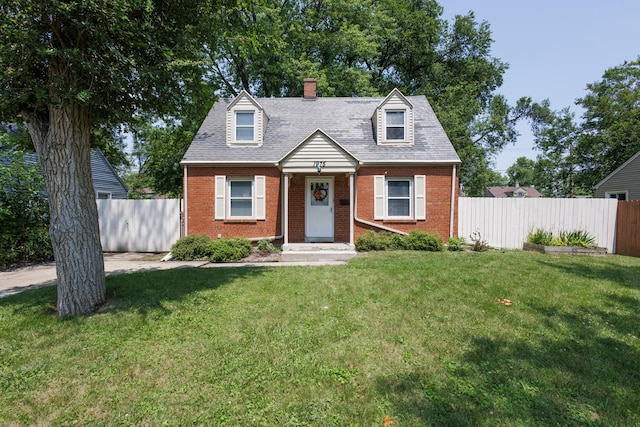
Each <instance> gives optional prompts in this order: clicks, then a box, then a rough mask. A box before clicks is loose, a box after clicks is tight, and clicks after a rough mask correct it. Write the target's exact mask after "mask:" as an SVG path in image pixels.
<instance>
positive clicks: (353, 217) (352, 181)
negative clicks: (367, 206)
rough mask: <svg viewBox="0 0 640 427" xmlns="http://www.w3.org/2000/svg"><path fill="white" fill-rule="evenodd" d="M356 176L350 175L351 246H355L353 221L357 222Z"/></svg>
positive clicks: (351, 173)
mask: <svg viewBox="0 0 640 427" xmlns="http://www.w3.org/2000/svg"><path fill="white" fill-rule="evenodd" d="M354 177H355V174H354V173H353V172H350V173H349V244H350V245H353V244H354V238H353V221H354V220H355V215H354V213H353V212H354V209H355V200H354V195H355V192H354V187H355V178H354Z"/></svg>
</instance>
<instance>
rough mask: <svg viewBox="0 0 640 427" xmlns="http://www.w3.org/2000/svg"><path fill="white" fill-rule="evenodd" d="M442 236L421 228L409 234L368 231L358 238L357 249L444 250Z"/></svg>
mask: <svg viewBox="0 0 640 427" xmlns="http://www.w3.org/2000/svg"><path fill="white" fill-rule="evenodd" d="M443 247H444V245H443V243H442V238H441V237H440V236H439V235H437V234H433V233H427V232H425V231H421V230H413V231H411V233H409V234H408V235H401V234H395V233H390V232H388V231H381V232H379V233H376V232H374V231H371V230H369V231H367V232H366V233H365V234H363V235H362V236H360V237H359V238H358V239H357V240H356V249H357V250H358V251H393V250H410V251H432V252H436V251H442V250H443Z"/></svg>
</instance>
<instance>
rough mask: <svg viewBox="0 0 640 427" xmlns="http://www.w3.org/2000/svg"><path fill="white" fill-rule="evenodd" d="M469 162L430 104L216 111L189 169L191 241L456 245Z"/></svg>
mask: <svg viewBox="0 0 640 427" xmlns="http://www.w3.org/2000/svg"><path fill="white" fill-rule="evenodd" d="M459 164H460V159H459V158H458V155H457V154H456V151H455V150H454V148H453V146H452V144H451V142H450V141H449V139H448V138H447V135H446V134H445V132H444V130H443V128H442V126H441V125H440V123H439V121H438V119H437V118H436V115H435V113H434V111H433V109H432V108H431V106H430V105H429V102H428V101H427V99H426V98H425V97H424V96H404V95H403V94H402V93H400V91H398V90H397V89H394V90H393V91H392V92H391V93H389V94H388V96H386V97H372V98H359V97H352V98H323V97H318V96H316V81H315V80H313V79H305V81H304V96H303V97H300V98H253V97H252V96H251V95H250V94H249V93H247V92H245V91H243V92H241V93H240V94H238V95H237V96H236V97H235V98H233V99H220V100H219V101H217V102H216V103H215V104H214V106H213V107H212V109H211V111H210V112H209V114H208V116H207V117H206V119H205V120H204V122H203V124H202V126H201V127H200V130H199V131H198V133H197V134H196V136H195V138H194V140H193V142H192V144H191V146H190V147H189V149H188V150H187V152H186V153H185V155H184V157H183V159H182V162H181V165H182V167H183V177H184V200H185V215H184V227H185V230H184V232H185V235H189V234H196V233H200V234H206V235H209V236H211V237H212V238H220V237H236V236H240V237H245V238H249V239H252V240H261V239H264V238H267V239H271V240H276V241H279V242H281V243H283V244H284V247H285V248H286V247H287V245H291V244H295V243H305V242H335V243H345V244H347V245H351V246H352V245H353V243H354V242H355V239H357V237H358V236H359V235H360V234H362V233H364V232H366V231H367V230H376V231H380V230H388V231H392V232H398V233H407V232H409V231H411V230H413V229H420V230H424V231H429V232H435V233H438V234H440V235H441V236H442V237H443V239H445V240H447V238H448V237H450V236H453V235H454V233H455V230H456V228H457V225H456V224H457V200H458V199H457V197H458V165H459Z"/></svg>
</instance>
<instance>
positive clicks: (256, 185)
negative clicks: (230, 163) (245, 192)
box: [214, 175, 266, 221]
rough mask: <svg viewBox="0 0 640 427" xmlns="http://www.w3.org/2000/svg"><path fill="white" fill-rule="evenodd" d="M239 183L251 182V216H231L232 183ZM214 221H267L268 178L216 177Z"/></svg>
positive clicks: (262, 176) (261, 176)
mask: <svg viewBox="0 0 640 427" xmlns="http://www.w3.org/2000/svg"><path fill="white" fill-rule="evenodd" d="M238 181H250V182H251V216H231V183H232V182H238ZM214 185H215V200H214V219H216V220H229V221H233V220H246V219H249V220H256V221H262V220H265V219H266V177H265V176H264V175H255V176H253V177H250V176H249V177H235V176H234V177H227V176H225V175H216V176H215V184H214Z"/></svg>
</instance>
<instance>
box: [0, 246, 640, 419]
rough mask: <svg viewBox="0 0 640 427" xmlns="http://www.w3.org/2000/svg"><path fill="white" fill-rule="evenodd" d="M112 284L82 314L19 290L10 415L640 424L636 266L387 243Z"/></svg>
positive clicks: (9, 307) (2, 365)
mask: <svg viewBox="0 0 640 427" xmlns="http://www.w3.org/2000/svg"><path fill="white" fill-rule="evenodd" d="M107 292H108V303H107V305H106V306H105V307H104V308H103V309H102V310H101V311H100V312H98V313H95V314H94V315H91V316H87V317H80V318H73V319H66V320H59V319H58V318H57V317H56V316H55V313H54V312H53V310H54V307H55V288H43V289H38V290H34V291H27V292H24V293H22V294H18V295H14V296H10V297H6V298H2V299H0V391H1V393H0V425H69V426H78V425H84V426H93V425H98V426H99V425H149V426H155V425H165V424H166V425H211V426H213V425H229V426H260V425H265V426H276V425H277V426H301V425H309V426H331V425H335V426H381V425H383V423H384V422H385V420H386V422H387V424H388V423H389V422H390V420H391V419H392V420H393V426H394V427H397V426H429V425H432V426H464V425H468V426H477V425H486V426H494V425H495V426H498V425H500V426H522V425H527V426H529V425H540V426H542V425H544V426H546V425H563V426H564V425H576V426H578V425H602V426H605V425H606V426H623V425H624V426H626V425H640V410H639V409H638V408H640V393H638V390H640V339H639V337H640V314H639V308H640V259H636V258H629V257H619V256H609V257H602V258H591V257H567V256H549V255H541V254H537V253H524V252H519V251H514V252H505V253H500V252H487V253H469V252H466V253H412V252H393V253H371V254H367V255H362V256H359V257H357V258H355V259H353V260H352V261H351V262H350V263H349V264H347V265H345V266H330V267H287V268H278V267H261V268H215V269H178V270H170V271H158V272H145V273H137V274H131V275H122V276H110V277H107ZM503 299H508V300H510V301H512V302H513V305H511V306H508V305H505V304H503V303H501V302H503V301H502V300H503ZM498 300H501V301H498ZM385 417H387V418H385Z"/></svg>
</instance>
